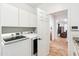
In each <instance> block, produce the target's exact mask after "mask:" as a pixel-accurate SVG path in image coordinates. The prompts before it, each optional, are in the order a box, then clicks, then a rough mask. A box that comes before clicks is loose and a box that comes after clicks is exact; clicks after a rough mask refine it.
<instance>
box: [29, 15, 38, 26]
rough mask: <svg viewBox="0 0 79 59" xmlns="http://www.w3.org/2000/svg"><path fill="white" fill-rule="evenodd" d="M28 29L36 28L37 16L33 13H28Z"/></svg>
mask: <svg viewBox="0 0 79 59" xmlns="http://www.w3.org/2000/svg"><path fill="white" fill-rule="evenodd" d="M29 18H30V27H36V26H37V16H36V15H35V14H33V13H30V17H29Z"/></svg>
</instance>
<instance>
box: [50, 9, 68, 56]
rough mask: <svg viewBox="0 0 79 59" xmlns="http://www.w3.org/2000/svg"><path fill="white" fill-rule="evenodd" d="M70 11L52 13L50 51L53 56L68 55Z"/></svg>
mask: <svg viewBox="0 0 79 59" xmlns="http://www.w3.org/2000/svg"><path fill="white" fill-rule="evenodd" d="M67 29H68V11H67V10H62V11H58V12H55V13H51V15H50V41H51V43H50V51H49V55H52V56H67V55H68V40H67V31H68V30H67Z"/></svg>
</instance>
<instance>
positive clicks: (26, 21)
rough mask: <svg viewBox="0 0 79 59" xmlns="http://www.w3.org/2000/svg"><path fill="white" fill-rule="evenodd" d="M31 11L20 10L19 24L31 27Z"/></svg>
mask: <svg viewBox="0 0 79 59" xmlns="http://www.w3.org/2000/svg"><path fill="white" fill-rule="evenodd" d="M29 16H30V15H29V13H28V12H27V11H25V10H23V9H20V10H19V19H20V20H19V25H20V26H24V27H29V26H30V18H29Z"/></svg>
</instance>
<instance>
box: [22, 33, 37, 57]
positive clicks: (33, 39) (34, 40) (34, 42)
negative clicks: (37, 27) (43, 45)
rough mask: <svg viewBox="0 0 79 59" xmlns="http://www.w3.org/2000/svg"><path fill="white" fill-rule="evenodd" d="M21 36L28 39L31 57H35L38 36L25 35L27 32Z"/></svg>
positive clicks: (32, 34) (34, 34) (33, 34)
mask: <svg viewBox="0 0 79 59" xmlns="http://www.w3.org/2000/svg"><path fill="white" fill-rule="evenodd" d="M23 35H24V36H26V37H27V38H28V39H30V50H31V51H30V53H31V56H37V51H38V47H37V44H38V43H37V40H38V39H37V37H38V35H37V34H36V33H27V32H23Z"/></svg>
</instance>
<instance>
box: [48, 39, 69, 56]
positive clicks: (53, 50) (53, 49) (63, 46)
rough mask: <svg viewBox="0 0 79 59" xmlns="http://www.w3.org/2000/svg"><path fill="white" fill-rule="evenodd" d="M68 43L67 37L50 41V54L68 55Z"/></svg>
mask: <svg viewBox="0 0 79 59" xmlns="http://www.w3.org/2000/svg"><path fill="white" fill-rule="evenodd" d="M67 55H68V43H67V39H66V38H58V39H55V40H54V41H51V43H50V51H49V56H67Z"/></svg>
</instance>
